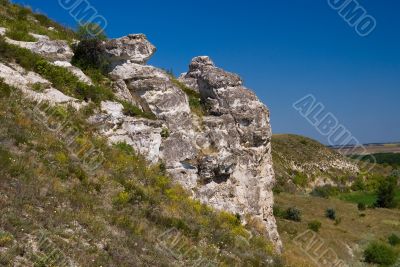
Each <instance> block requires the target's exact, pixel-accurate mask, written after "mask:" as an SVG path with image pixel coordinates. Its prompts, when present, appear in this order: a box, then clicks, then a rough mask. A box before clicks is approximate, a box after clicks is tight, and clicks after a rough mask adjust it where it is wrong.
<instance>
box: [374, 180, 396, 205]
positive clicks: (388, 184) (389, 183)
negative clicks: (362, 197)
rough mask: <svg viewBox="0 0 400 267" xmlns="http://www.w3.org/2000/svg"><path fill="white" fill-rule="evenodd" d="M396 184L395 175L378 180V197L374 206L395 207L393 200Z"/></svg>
mask: <svg viewBox="0 0 400 267" xmlns="http://www.w3.org/2000/svg"><path fill="white" fill-rule="evenodd" d="M396 186H397V179H396V178H395V177H389V178H387V179H383V180H382V181H381V182H380V184H379V187H378V190H377V195H378V199H377V201H376V202H375V206H376V207H379V208H394V207H396V201H395V195H396V192H395V189H396Z"/></svg>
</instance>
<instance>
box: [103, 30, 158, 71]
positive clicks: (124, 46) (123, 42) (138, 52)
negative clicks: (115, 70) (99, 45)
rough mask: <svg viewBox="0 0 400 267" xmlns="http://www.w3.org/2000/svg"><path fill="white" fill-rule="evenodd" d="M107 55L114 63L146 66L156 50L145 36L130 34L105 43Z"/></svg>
mask: <svg viewBox="0 0 400 267" xmlns="http://www.w3.org/2000/svg"><path fill="white" fill-rule="evenodd" d="M105 49H106V52H107V54H109V56H110V57H111V59H112V60H113V61H115V62H116V63H118V62H125V61H128V60H129V61H130V62H133V63H138V64H144V63H146V62H147V60H149V59H150V58H151V56H152V55H153V54H154V53H155V51H156V48H155V46H154V45H152V44H151V43H150V42H149V41H148V40H147V38H146V35H144V34H130V35H128V36H124V37H121V38H118V39H112V40H110V41H107V42H106V43H105Z"/></svg>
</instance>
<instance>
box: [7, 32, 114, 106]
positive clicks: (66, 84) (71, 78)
mask: <svg viewBox="0 0 400 267" xmlns="http://www.w3.org/2000/svg"><path fill="white" fill-rule="evenodd" d="M0 58H1V59H3V60H4V61H15V62H16V63H17V64H19V65H21V66H22V67H23V68H24V69H26V70H28V71H34V72H36V73H38V74H40V75H42V76H43V77H44V78H46V79H47V80H49V81H50V82H51V83H52V84H53V86H54V87H55V88H57V89H59V90H60V91H61V92H63V93H65V94H66V95H69V96H72V97H76V98H78V99H80V100H85V101H89V100H91V101H93V102H95V103H100V102H101V101H104V100H113V99H114V93H113V92H112V90H111V89H110V88H107V87H103V86H101V85H87V84H85V83H83V82H81V81H80V80H79V79H78V78H77V77H76V76H75V75H74V74H73V73H71V72H70V71H69V70H67V69H65V68H63V67H58V66H54V65H52V64H50V63H49V62H47V61H46V60H45V59H44V58H42V57H41V56H39V55H36V54H34V53H32V52H31V51H29V50H27V49H24V48H20V47H18V46H15V45H11V44H8V43H6V42H5V41H4V39H1V38H0Z"/></svg>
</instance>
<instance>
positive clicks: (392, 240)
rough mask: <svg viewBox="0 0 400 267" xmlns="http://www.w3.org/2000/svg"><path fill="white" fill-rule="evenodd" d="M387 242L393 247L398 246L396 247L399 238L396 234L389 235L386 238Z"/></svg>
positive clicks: (399, 240) (399, 241)
mask: <svg viewBox="0 0 400 267" xmlns="http://www.w3.org/2000/svg"><path fill="white" fill-rule="evenodd" d="M388 242H389V244H390V245H391V246H393V247H395V246H398V245H400V237H399V236H398V235H396V234H391V235H390V236H389V237H388Z"/></svg>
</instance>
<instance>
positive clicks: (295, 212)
mask: <svg viewBox="0 0 400 267" xmlns="http://www.w3.org/2000/svg"><path fill="white" fill-rule="evenodd" d="M285 219H286V220H290V221H294V222H301V212H300V210H299V209H297V208H295V207H292V208H288V209H287V210H286V212H285Z"/></svg>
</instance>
